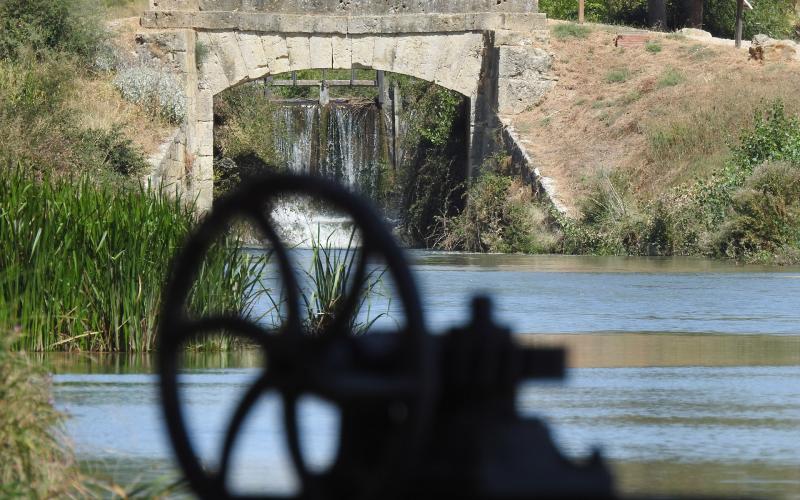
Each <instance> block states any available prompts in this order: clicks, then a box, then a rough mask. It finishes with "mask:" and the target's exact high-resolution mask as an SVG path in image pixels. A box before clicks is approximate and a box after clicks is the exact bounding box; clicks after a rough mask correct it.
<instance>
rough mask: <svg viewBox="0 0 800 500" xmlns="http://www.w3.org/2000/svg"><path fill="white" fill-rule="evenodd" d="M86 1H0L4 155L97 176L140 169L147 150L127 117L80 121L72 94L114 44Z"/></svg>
mask: <svg viewBox="0 0 800 500" xmlns="http://www.w3.org/2000/svg"><path fill="white" fill-rule="evenodd" d="M87 5H88V4H85V3H83V2H80V1H78V0H68V1H62V0H33V1H28V0H7V1H5V2H2V3H0V135H1V136H2V137H3V141H1V142H0V162H1V163H15V162H18V161H21V162H24V163H26V164H29V165H31V166H33V168H35V169H36V170H37V171H39V172H42V173H44V172H58V173H61V174H68V173H74V172H81V173H85V174H90V175H92V176H94V177H96V178H112V179H114V178H116V179H117V180H118V179H119V177H120V176H131V175H138V174H140V173H142V172H143V171H144V169H145V168H146V162H145V159H144V154H143V153H142V151H141V150H140V149H139V148H138V147H136V146H135V145H134V144H133V143H132V141H131V140H129V139H128V138H127V137H126V136H125V134H124V133H123V131H122V127H121V126H120V124H114V125H111V126H110V127H106V128H88V127H83V126H81V125H79V123H80V116H79V110H76V109H75V107H74V106H73V105H72V103H71V101H72V100H73V99H74V97H75V94H76V92H77V89H76V81H77V79H78V78H82V77H88V76H91V74H92V72H93V64H94V62H95V57H96V56H97V55H98V54H99V53H100V52H101V51H102V50H105V49H104V48H105V47H106V46H107V40H106V37H107V35H106V33H105V30H104V29H103V28H102V25H101V23H100V19H99V18H98V17H96V16H94V15H88V14H86V12H85V9H86V7H87Z"/></svg>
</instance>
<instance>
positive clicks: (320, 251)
mask: <svg viewBox="0 0 800 500" xmlns="http://www.w3.org/2000/svg"><path fill="white" fill-rule="evenodd" d="M355 236H356V233H355V232H353V233H352V234H351V235H350V241H349V243H348V245H347V247H345V248H334V247H333V246H332V245H331V243H330V241H326V242H321V241H320V240H319V237H317V238H316V239H315V240H314V241H312V243H311V249H312V256H311V266H310V270H308V271H305V275H306V278H307V280H308V281H307V285H308V286H307V287H305V288H304V290H303V293H302V299H303V303H304V305H305V308H306V321H305V326H306V331H307V332H309V333H310V334H311V335H319V334H320V333H322V332H324V331H325V330H326V329H327V328H329V327H330V325H331V323H332V322H333V321H334V320H335V318H336V317H337V315H338V314H340V313H341V308H342V307H344V305H345V301H346V300H347V298H348V294H351V293H358V301H357V302H356V304H355V310H354V314H353V316H352V317H351V318H350V322H349V323H348V324H347V325H346V327H347V329H348V331H350V332H353V333H354V334H356V335H360V334H363V333H366V332H367V331H368V330H369V329H370V328H371V327H372V325H373V324H374V323H375V322H376V321H378V320H379V319H380V318H382V317H383V316H385V315H386V314H387V312H383V313H380V314H377V315H374V316H373V315H372V314H371V313H372V306H371V301H372V299H373V297H375V296H376V295H378V294H379V293H380V290H379V288H380V286H381V283H382V279H383V275H384V273H385V269H380V268H373V269H370V270H368V271H367V272H366V275H365V276H364V278H363V281H362V282H361V283H353V281H354V280H355V279H356V276H355V274H354V273H355V272H356V267H357V264H358V258H359V251H358V249H357V248H356V247H355V246H354V245H353V241H354V238H355ZM273 304H276V302H275V301H273ZM276 305H277V304H276ZM387 311H388V309H387ZM361 314H365V315H366V316H365V317H360V316H361Z"/></svg>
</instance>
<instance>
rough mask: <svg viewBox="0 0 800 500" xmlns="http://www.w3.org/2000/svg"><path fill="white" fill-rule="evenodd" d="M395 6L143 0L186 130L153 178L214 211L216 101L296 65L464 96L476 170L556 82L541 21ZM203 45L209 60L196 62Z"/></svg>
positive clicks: (529, 6)
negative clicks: (410, 80)
mask: <svg viewBox="0 0 800 500" xmlns="http://www.w3.org/2000/svg"><path fill="white" fill-rule="evenodd" d="M400 4H401V2H395V1H393V0H351V1H348V0H336V1H331V0H296V1H295V2H277V1H272V0H214V1H212V0H151V6H152V7H153V9H154V10H152V11H150V12H147V13H145V15H144V16H143V17H142V26H143V28H145V30H144V32H143V33H142V34H141V35H140V43H142V44H144V45H146V46H147V47H148V49H149V50H150V51H151V52H153V53H156V54H158V55H159V58H160V59H161V60H162V62H163V63H164V64H165V65H166V66H167V67H169V68H171V69H172V71H174V72H175V73H176V75H178V77H179V78H180V80H181V81H182V82H183V83H184V84H185V86H186V95H187V117H186V120H185V123H184V124H183V125H182V126H181V128H180V130H179V131H177V132H176V134H175V136H174V137H173V138H172V139H171V141H170V142H169V143H168V144H165V146H164V151H165V152H164V154H163V156H162V157H161V158H158V159H154V161H153V163H154V165H155V168H154V173H153V176H152V178H153V179H154V180H157V181H160V182H161V183H162V184H165V185H172V184H175V185H179V186H181V188H182V189H181V191H182V192H183V193H184V195H185V196H188V197H190V198H192V199H193V200H196V202H197V204H198V206H199V208H200V209H201V210H205V209H208V208H210V207H211V203H212V201H213V200H212V197H213V179H214V171H213V147H214V124H213V101H214V96H215V95H217V94H218V93H220V92H222V91H224V90H225V89H228V88H231V87H233V86H236V85H239V84H241V83H243V82H247V81H252V80H257V79H260V78H264V77H266V76H268V75H275V74H280V73H286V72H288V71H294V70H304V69H349V68H370V69H376V70H383V71H388V72H394V73H400V74H405V75H409V76H414V77H417V78H420V79H423V80H427V81H431V82H434V83H436V84H438V85H441V86H443V87H445V88H448V89H451V90H454V91H456V92H459V93H461V94H463V95H464V96H466V97H468V98H470V102H471V124H470V140H471V143H470V164H471V165H475V166H477V165H480V163H481V162H482V160H483V158H485V157H486V156H487V155H489V154H491V153H492V152H493V151H494V149H493V148H496V147H502V141H501V140H500V136H501V133H500V129H501V118H502V117H503V116H506V115H514V114H518V113H521V112H522V111H524V110H525V109H527V108H528V107H530V106H532V105H535V104H536V103H537V102H538V101H539V100H540V99H541V98H542V97H543V96H544V94H545V93H546V92H547V90H548V89H549V88H550V87H551V86H552V85H553V83H554V79H553V78H552V77H551V76H550V65H551V61H552V58H551V56H550V54H549V53H548V51H547V47H548V39H549V38H548V32H547V30H546V28H547V26H546V18H545V16H544V15H542V14H538V13H536V12H535V11H536V3H535V2H531V1H529V0H491V1H488V0H466V1H461V0H417V1H407V2H405V3H403V5H406V6H408V8H406V9H404V10H403V11H402V12H400V11H398V10H397V7H398V5H400ZM300 6H304V9H305V8H308V9H312V8H314V7H315V6H316V7H318V8H319V9H322V12H325V11H326V10H325V9H329V10H330V12H331V13H332V14H331V15H327V16H326V15H301V14H298V13H296V12H295V11H297V12H299V11H301V10H304V9H301V8H300ZM457 6H458V7H459V8H460V9H461V10H460V11H458V12H457V11H456V8H457ZM209 8H211V9H225V11H224V12H220V11H209V10H206V9H209ZM273 8H274V9H280V12H279V13H276V12H274V11H271V10H270V9H273ZM234 9H239V10H234ZM465 9H484V10H486V12H464V10H465ZM305 12H308V11H305ZM316 12H320V10H317V11H316ZM387 12H388V13H389V14H390V15H379V13H387ZM459 12H461V13H459ZM352 13H358V14H365V13H366V14H365V15H358V16H353V15H351V14H352ZM199 46H202V47H203V48H204V49H205V50H204V52H205V53H206V54H205V56H204V57H203V59H202V60H200V61H198V60H197V53H196V51H197V47H199Z"/></svg>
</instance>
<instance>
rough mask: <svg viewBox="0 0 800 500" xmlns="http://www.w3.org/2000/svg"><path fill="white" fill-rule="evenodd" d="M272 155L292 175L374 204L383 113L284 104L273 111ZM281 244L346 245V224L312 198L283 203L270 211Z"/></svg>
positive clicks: (382, 152) (382, 160)
mask: <svg viewBox="0 0 800 500" xmlns="http://www.w3.org/2000/svg"><path fill="white" fill-rule="evenodd" d="M275 123H276V124H277V125H278V126H277V128H276V135H275V137H274V141H275V151H276V153H277V155H278V158H279V159H280V161H281V162H282V163H283V164H284V165H286V166H287V167H288V169H289V170H290V171H292V172H297V173H308V174H312V175H321V176H324V177H327V178H331V179H335V180H337V181H339V182H341V183H342V184H344V185H346V186H348V187H350V188H351V189H354V190H355V191H358V192H360V193H361V194H363V195H364V196H366V197H368V198H371V199H372V200H374V201H376V202H379V201H380V197H381V193H380V186H381V179H382V176H383V174H384V172H385V171H386V169H387V168H388V165H389V160H388V158H389V155H388V149H387V144H386V140H385V137H386V134H385V132H384V130H385V128H384V123H383V113H381V111H380V110H379V109H378V108H377V107H376V106H375V105H374V104H371V103H370V104H361V103H359V104H350V103H340V102H332V103H330V104H327V105H324V106H323V105H320V104H318V103H309V102H302V103H288V104H283V105H280V106H278V107H277V109H276V111H275ZM272 217H273V219H274V220H275V221H276V222H277V223H278V224H279V225H280V227H281V229H282V232H283V235H282V236H283V237H284V238H285V239H287V241H289V242H291V243H293V244H295V245H299V246H308V245H310V243H311V242H312V241H314V240H321V241H322V243H327V244H330V245H332V246H335V247H345V246H347V245H348V243H349V241H350V233H351V230H352V223H351V221H350V220H349V219H348V218H346V217H342V216H341V215H339V214H335V213H331V212H330V211H329V210H326V208H325V207H319V206H314V201H313V200H286V201H285V202H284V203H282V204H281V205H280V206H278V207H276V208H275V209H274V210H273V212H272Z"/></svg>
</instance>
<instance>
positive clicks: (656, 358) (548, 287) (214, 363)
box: [47, 251, 800, 498]
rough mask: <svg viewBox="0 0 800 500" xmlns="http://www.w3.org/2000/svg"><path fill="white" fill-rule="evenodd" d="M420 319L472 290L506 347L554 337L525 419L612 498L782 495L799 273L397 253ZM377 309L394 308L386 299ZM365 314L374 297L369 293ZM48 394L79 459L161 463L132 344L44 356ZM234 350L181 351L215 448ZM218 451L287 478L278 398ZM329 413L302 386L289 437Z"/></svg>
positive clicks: (272, 486) (165, 462) (246, 375)
mask: <svg viewBox="0 0 800 500" xmlns="http://www.w3.org/2000/svg"><path fill="white" fill-rule="evenodd" d="M409 255H410V258H411V260H412V262H413V269H414V272H415V275H416V277H417V280H418V282H419V286H420V290H421V293H422V295H423V304H424V307H425V312H426V315H427V323H428V325H429V328H430V329H431V330H433V331H442V330H444V329H446V328H448V327H450V326H454V325H457V324H460V323H461V322H463V321H464V319H465V318H466V317H467V315H468V304H469V298H470V297H471V296H473V295H474V294H476V293H486V294H489V295H491V296H492V297H494V300H495V316H496V319H497V320H498V322H501V323H504V324H507V325H509V326H510V327H512V329H513V330H514V331H515V332H516V333H518V334H520V341H521V342H524V343H531V344H540V345H553V344H555V345H566V346H568V347H569V349H570V369H569V372H568V378H567V380H565V381H564V382H563V383H533V382H531V383H528V384H526V385H524V386H523V388H522V390H521V391H520V394H519V398H518V406H519V409H520V411H521V412H522V413H523V414H525V415H530V416H537V417H541V418H544V419H546V421H547V422H548V423H549V424H550V425H551V428H552V430H553V433H554V436H555V438H556V441H557V442H558V444H559V445H560V446H561V448H562V449H563V450H564V452H565V453H566V454H568V455H569V456H572V457H576V458H579V457H583V456H586V455H587V454H588V453H590V452H591V450H592V449H594V448H595V447H599V448H600V449H602V450H603V452H604V454H605V455H606V456H607V457H608V458H609V459H610V460H611V462H612V464H613V467H614V470H615V472H616V474H617V477H618V482H619V487H620V491H621V493H623V494H639V493H657V494H695V495H725V496H756V497H765V498H800V445H798V443H800V308H798V307H797V299H798V297H800V268H774V267H759V266H740V265H735V264H732V263H728V262H719V261H709V260H702V259H675V258H671V259H650V258H618V257H613V258H605V257H568V256H514V255H471V254H448V253H435V252H423V251H412V252H410V254H409ZM386 307H387V308H388V309H389V311H390V315H389V319H386V320H385V321H384V322H386V323H387V324H389V322H390V321H391V318H392V317H395V316H397V315H401V314H402V313H401V312H400V307H399V303H398V302H397V301H392V302H391V303H387V304H386ZM376 310H380V304H377V305H376ZM47 362H48V363H49V365H50V366H51V368H52V370H53V371H54V373H55V377H54V382H55V398H56V403H57V406H58V407H59V408H60V409H62V410H64V411H66V412H67V413H68V414H69V415H70V419H69V420H68V423H67V431H68V434H69V436H70V437H71V439H72V441H73V442H74V445H75V447H76V450H77V453H78V457H79V459H80V460H81V461H82V462H83V463H84V465H85V466H86V467H87V468H89V469H91V470H95V471H98V472H101V473H104V474H109V475H111V476H112V477H114V478H115V479H116V480H117V481H119V482H121V483H131V482H136V481H152V480H155V479H163V478H165V477H166V478H168V477H170V476H172V475H174V474H175V471H174V468H173V465H172V462H171V455H170V450H169V447H168V445H167V441H166V437H165V434H164V430H163V428H162V424H161V417H160V413H159V408H158V399H157V395H156V386H155V384H156V379H155V376H154V375H153V371H154V363H153V360H152V359H151V358H149V357H146V356H125V355H123V356H111V355H96V354H87V355H74V354H73V355H56V354H53V355H49V356H48V359H47ZM258 363H259V357H258V354H257V353H255V352H251V351H245V352H236V353H223V354H202V353H192V354H188V355H187V359H186V367H187V369H186V371H185V373H184V374H183V375H182V378H181V382H182V384H183V388H184V389H185V391H186V392H185V404H186V405H187V408H188V416H189V421H190V423H191V426H192V432H193V434H194V435H195V436H196V438H197V440H198V443H199V448H200V450H201V453H202V454H203V456H204V457H209V458H210V457H213V456H215V455H216V453H217V450H218V447H219V446H220V444H221V441H222V432H223V426H224V424H225V422H226V421H227V418H228V416H229V412H230V411H231V407H232V404H233V402H234V401H236V399H237V398H238V396H239V395H240V394H241V393H242V392H243V391H244V390H245V388H246V387H247V384H248V383H249V382H250V381H252V380H253V379H254V377H256V376H257V371H256V368H255V366H257V365H258ZM257 414H258V417H257V418H252V419H250V420H249V421H248V424H247V425H246V429H245V431H246V438H245V439H244V440H242V443H243V444H242V446H241V447H240V449H239V450H238V451H237V454H236V456H235V458H234V462H233V470H234V471H235V474H234V476H235V477H234V484H236V485H237V487H238V488H239V489H240V490H241V491H244V492H254V491H263V490H269V491H271V492H275V493H288V492H291V491H292V489H293V488H294V487H295V485H296V478H295V477H294V475H293V472H292V470H291V465H290V460H289V458H288V452H287V451H286V449H285V446H284V443H283V440H282V434H281V432H282V430H281V425H280V423H279V422H280V420H279V418H278V416H279V414H280V401H279V400H278V399H277V398H275V397H269V396H268V397H265V398H264V400H263V401H262V402H261V403H260V404H259V407H258V408H257ZM337 419H338V415H337V414H336V411H335V410H334V409H333V408H331V407H329V406H327V405H326V404H325V403H323V402H320V401H318V400H314V399H312V398H309V399H308V400H306V401H304V403H303V405H302V408H301V426H302V430H303V436H304V437H305V438H304V442H303V446H304V449H305V451H306V453H307V455H308V456H309V457H310V460H311V462H312V463H313V464H315V465H316V466H317V467H324V466H325V464H327V463H329V462H330V460H331V459H332V457H333V456H334V454H335V450H336V439H335V438H336V435H337V425H338V420H337Z"/></svg>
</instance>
